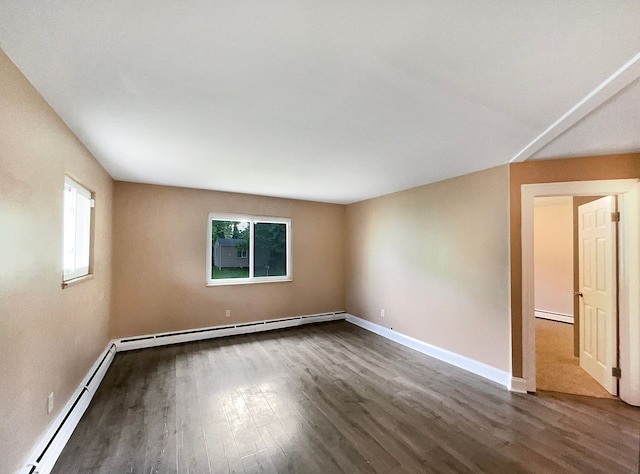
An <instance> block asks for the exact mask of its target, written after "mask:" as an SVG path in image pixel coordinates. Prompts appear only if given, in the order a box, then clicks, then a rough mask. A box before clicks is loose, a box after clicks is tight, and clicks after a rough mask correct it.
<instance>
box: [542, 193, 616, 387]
mask: <svg viewBox="0 0 640 474" xmlns="http://www.w3.org/2000/svg"><path fill="white" fill-rule="evenodd" d="M600 198H602V196H593V197H574V196H550V197H536V198H535V200H534V280H535V285H534V288H535V298H534V300H535V317H536V320H535V357H536V380H537V389H538V390H545V391H552V392H562V393H571V394H576V395H584V396H591V397H598V398H614V395H617V390H615V391H614V394H611V393H610V392H609V391H607V390H606V389H605V388H604V387H603V386H602V385H601V383H600V382H599V381H597V380H596V379H595V378H594V377H593V376H592V375H593V374H592V372H593V370H592V368H591V367H586V368H585V367H582V366H581V359H580V354H581V334H582V335H584V334H585V331H584V329H585V327H584V325H581V324H580V323H581V320H583V319H584V318H581V316H580V314H581V313H580V303H581V301H580V298H579V297H577V296H575V295H577V294H579V292H580V291H581V290H582V285H581V284H580V281H579V280H580V275H581V273H580V268H581V267H584V265H580V260H581V258H580V255H583V256H584V255H585V252H583V253H582V254H581V253H580V252H579V248H580V247H581V246H582V244H581V243H580V240H579V239H578V230H579V224H580V220H579V219H578V214H579V210H580V209H581V208H580V206H581V205H583V204H587V203H590V202H594V201H597V200H598V199H600ZM592 206H593V204H592ZM607 217H608V216H607ZM583 220H585V221H586V219H583ZM614 246H615V242H614ZM586 250H588V249H585V251H586ZM614 257H615V255H614ZM588 263H589V262H588ZM587 268H592V266H590V265H587ZM583 270H584V268H583ZM582 274H583V275H584V271H583V272H582ZM587 327H588V328H590V326H589V325H587ZM596 329H597V328H596ZM591 335H592V334H589V336H591ZM593 335H594V336H595V334H593ZM614 342H615V341H614ZM582 346H583V349H585V347H587V346H588V345H587V346H585V344H584V343H583V344H582ZM610 350H612V351H616V350H617V347H616V346H615V343H614V344H613V347H611V348H610ZM583 353H584V354H587V355H590V352H588V351H583ZM601 353H605V354H606V352H602V351H601ZM583 359H584V357H583ZM583 362H584V360H583ZM585 369H587V370H585ZM595 375H601V374H595ZM616 389H617V387H616Z"/></svg>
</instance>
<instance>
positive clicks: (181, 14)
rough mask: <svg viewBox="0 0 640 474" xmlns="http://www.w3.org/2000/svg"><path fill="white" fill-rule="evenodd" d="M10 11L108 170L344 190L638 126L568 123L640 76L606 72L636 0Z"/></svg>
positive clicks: (30, 73) (47, 81)
mask: <svg viewBox="0 0 640 474" xmlns="http://www.w3.org/2000/svg"><path fill="white" fill-rule="evenodd" d="M0 12H1V14H0V46H1V47H2V49H3V50H4V51H5V52H6V53H7V54H8V55H9V57H10V58H11V59H12V60H13V61H14V62H15V63H16V65H17V66H18V67H19V68H20V69H21V71H23V73H24V74H25V75H26V77H27V78H28V79H29V80H30V81H31V83H32V84H33V85H34V86H35V87H36V88H37V89H38V91H39V92H40V93H41V94H42V95H43V97H44V98H45V99H46V100H47V101H48V102H49V103H50V104H51V106H52V107H53V108H54V109H55V110H56V112H57V113H58V114H59V115H60V116H61V117H62V118H63V120H65V122H66V123H67V124H68V125H69V127H70V128H71V129H72V130H73V131H74V133H75V134H76V135H77V136H78V137H79V139H80V140H81V141H82V142H83V143H84V144H85V145H86V146H87V148H88V149H89V150H90V151H91V152H92V153H93V154H94V156H95V157H96V158H97V159H98V160H99V161H100V162H101V163H102V164H103V166H104V167H105V168H106V169H107V171H108V172H109V173H110V174H111V175H112V176H113V177H114V178H115V179H118V180H125V181H133V182H144V183H154V184H162V185H175V186H185V187H194V188H203V189H216V190H222V191H233V192H244V193H251V194H261V195H269V196H280V197H289V198H297V199H308V200H317V201H325V202H335V203H350V202H355V201H359V200H362V199H366V198H370V197H374V196H379V195H382V194H386V193H390V192H394V191H398V190H402V189H406V188H410V187H414V186H418V185H421V184H425V183H429V182H434V181H438V180H441V179H445V178H449V177H452V176H457V175H461V174H464V173H468V172H472V171H475V170H480V169H485V168H488V167H492V166H496V165H501V164H505V163H508V162H509V161H510V160H513V159H515V160H521V159H527V158H529V157H534V158H540V157H542V158H544V157H549V156H552V155H553V156H555V155H556V154H557V153H560V154H561V155H575V154H582V153H583V152H584V151H586V150H589V149H590V147H594V146H595V147H596V148H598V150H599V151H598V152H599V153H602V152H603V151H604V152H606V151H607V150H608V149H609V148H608V147H610V146H612V147H613V149H615V148H616V144H619V143H622V142H625V140H627V138H626V137H620V136H612V135H610V139H607V138H605V139H603V140H601V142H600V144H598V145H592V144H589V143H585V142H583V141H582V140H581V139H580V138H575V139H570V138H567V137H569V135H570V134H571V133H573V131H574V128H575V133H583V134H584V133H585V132H579V130H580V129H579V125H576V124H577V123H579V122H580V120H583V119H584V117H589V114H590V113H597V110H600V109H597V107H598V106H600V105H601V104H604V105H603V106H602V107H607V106H608V104H609V102H608V101H609V100H610V102H611V103H614V102H616V100H617V99H616V98H615V97H618V95H616V94H625V91H626V90H627V89H629V88H631V89H630V90H632V91H633V90H635V87H636V86H633V85H632V86H629V87H627V88H625V87H626V86H625V85H624V84H626V85H629V84H632V83H633V81H634V77H633V74H637V71H636V70H635V69H633V70H632V71H631V72H626V73H625V76H624V78H623V79H624V81H626V82H624V81H622V82H620V79H618V80H617V82H616V84H618V89H617V90H615V88H612V87H604V89H603V87H602V85H603V84H605V85H606V84H607V81H608V80H609V79H610V78H611V77H613V76H615V74H616V73H619V71H620V70H621V68H624V66H625V65H626V64H628V63H629V62H630V61H632V60H633V58H634V57H636V55H637V54H638V52H640V35H639V34H638V27H637V25H638V24H640V2H638V1H636V0H620V1H616V2H614V3H611V2H603V1H600V0H598V1H595V0H566V1H562V2H558V1H556V0H543V1H537V2H512V1H507V0H501V1H498V0H491V1H485V2H476V1H471V0H466V1H460V0H458V1H450V2H442V1H440V0H431V1H425V0H420V1H418V0H406V1H402V2H398V1H377V2H371V1H364V0H362V1H350V2H344V1H342V0H340V1H338V0H326V1H323V2H310V1H299V0H296V1H293V0H289V1H284V0H273V1H268V2H248V1H233V2H230V1H222V0H207V1H204V0H186V1H185V2H169V1H165V0H160V1H156V2H148V1H142V0H110V1H95V2H87V1H85V0H82V1H80V0H64V1H63V0H51V1H47V2H41V1H39V0H38V1H36V0H0ZM635 77H637V75H636V76H635ZM602 90H604V92H602ZM593 91H600V92H598V93H597V94H595V96H594V97H596V99H593V98H591V99H588V100H587V102H588V106H587V107H583V106H580V107H579V109H580V110H579V112H580V113H576V111H575V110H574V111H573V112H571V111H572V108H574V107H576V105H577V104H579V103H580V101H582V100H583V99H584V98H585V97H587V96H589V94H591V93H592V92H593ZM620 91H621V92H620ZM632 94H634V93H633V92H632ZM614 96H615V97H614ZM621 101H622V102H625V100H621ZM618 105H619V104H618ZM593 110H596V112H592V111H593ZM616 110H617V112H616V113H617V114H621V115H629V114H634V112H635V110H629V108H628V107H625V106H624V104H622V106H616ZM636 110H637V109H636ZM567 113H569V116H568V117H566V114H567ZM563 117H564V119H563ZM585 120H586V119H585ZM594 120H595V119H594ZM558 121H560V123H558ZM585 123H587V122H585ZM550 127H551V129H550ZM590 127H593V125H591V126H590ZM545 132H546V133H545ZM541 135H542V136H544V137H546V138H544V139H540V138H539V137H540V136H541ZM576 137H579V134H578V135H576ZM554 139H557V140H558V142H557V143H558V144H560V143H561V141H560V140H562V143H563V144H562V145H557V147H558V148H557V149H555V151H554V149H553V148H552V147H553V146H554V145H553V140H554ZM607 140H608V141H609V142H615V143H608V142H607ZM625 143H626V142H625ZM532 144H533V145H532ZM545 145H546V147H547V148H546V149H547V151H548V154H547V155H545V151H544V147H545ZM626 146H627V145H625V147H626ZM630 146H632V147H633V146H635V145H630ZM603 147H604V148H605V149H604V150H601V149H600V148H603ZM536 153H538V154H536Z"/></svg>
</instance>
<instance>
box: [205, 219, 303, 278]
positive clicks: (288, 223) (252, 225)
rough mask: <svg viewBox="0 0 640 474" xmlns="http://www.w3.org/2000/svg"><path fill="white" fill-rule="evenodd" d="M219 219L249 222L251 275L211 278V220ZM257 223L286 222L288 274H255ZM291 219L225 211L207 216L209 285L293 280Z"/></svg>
mask: <svg viewBox="0 0 640 474" xmlns="http://www.w3.org/2000/svg"><path fill="white" fill-rule="evenodd" d="M214 220H218V221H240V222H249V276H248V277H247V278H216V279H215V280H214V279H212V278H211V271H212V267H213V263H212V256H213V242H212V240H213V235H212V234H213V232H212V226H211V222H212V221H214ZM255 224H285V229H286V252H287V256H286V258H287V273H286V275H279V276H263V277H256V276H253V270H254V260H253V259H254V258H255V252H254V249H253V247H254V229H255ZM291 269H292V266H291V219H289V218H288V217H264V216H250V215H245V214H223V213H210V214H209V217H208V218H207V286H221V285H246V284H250V283H273V282H280V281H292V280H293V276H292V273H291Z"/></svg>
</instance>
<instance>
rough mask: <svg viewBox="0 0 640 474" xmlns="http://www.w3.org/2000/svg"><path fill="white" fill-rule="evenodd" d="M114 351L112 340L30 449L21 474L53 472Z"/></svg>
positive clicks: (46, 473)
mask: <svg viewBox="0 0 640 474" xmlns="http://www.w3.org/2000/svg"><path fill="white" fill-rule="evenodd" d="M115 354H116V346H115V344H114V343H113V341H111V342H109V344H108V345H107V348H106V349H105V350H104V352H102V354H101V355H100V356H99V357H98V359H97V360H96V361H95V363H94V364H93V366H92V367H91V369H89V372H87V375H85V377H84V378H83V379H82V382H80V385H78V388H76V390H75V391H74V392H73V394H72V395H71V397H70V398H69V400H67V403H65V405H64V407H63V408H62V410H60V413H59V414H58V416H57V417H56V418H55V419H54V420H53V422H52V423H51V424H50V425H49V428H48V429H47V431H46V432H45V433H44V435H42V437H41V438H40V441H39V442H38V443H37V444H36V445H35V447H34V448H33V449H32V450H31V453H30V454H29V456H28V457H27V460H26V462H25V465H24V467H23V468H22V469H21V470H20V471H19V472H20V473H21V474H27V473H28V474H49V473H50V472H51V470H52V469H53V466H54V464H55V463H56V461H57V460H58V456H60V453H61V452H62V450H63V449H64V447H65V445H66V444H67V441H69V438H70V437H71V434H72V433H73V430H75V429H76V426H77V425H78V422H79V421H80V418H82V415H83V414H84V412H85V411H86V409H87V407H88V406H89V402H91V399H92V398H93V395H94V394H95V393H96V390H97V389H98V387H99V386H100V382H102V379H103V378H104V375H105V374H106V373H107V370H108V369H109V366H110V365H111V362H112V361H113V358H114V357H115Z"/></svg>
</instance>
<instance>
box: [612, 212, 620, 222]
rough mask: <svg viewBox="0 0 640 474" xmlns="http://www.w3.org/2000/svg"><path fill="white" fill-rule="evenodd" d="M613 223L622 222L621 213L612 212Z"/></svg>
mask: <svg viewBox="0 0 640 474" xmlns="http://www.w3.org/2000/svg"><path fill="white" fill-rule="evenodd" d="M611 222H620V213H619V212H612V213H611Z"/></svg>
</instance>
